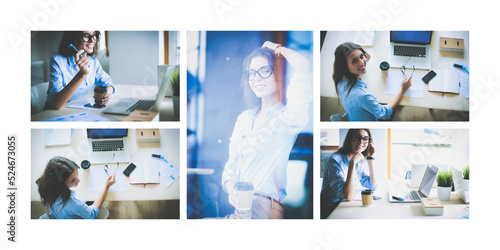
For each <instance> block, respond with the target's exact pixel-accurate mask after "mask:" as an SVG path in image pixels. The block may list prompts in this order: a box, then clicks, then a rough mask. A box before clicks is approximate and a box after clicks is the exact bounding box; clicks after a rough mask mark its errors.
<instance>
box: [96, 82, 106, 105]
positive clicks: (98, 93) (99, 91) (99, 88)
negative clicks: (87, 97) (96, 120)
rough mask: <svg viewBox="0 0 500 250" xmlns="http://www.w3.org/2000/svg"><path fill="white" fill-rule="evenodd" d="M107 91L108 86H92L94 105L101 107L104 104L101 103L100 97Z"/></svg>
mask: <svg viewBox="0 0 500 250" xmlns="http://www.w3.org/2000/svg"><path fill="white" fill-rule="evenodd" d="M107 92H108V88H106V87H104V86H95V88H94V100H95V106H97V107H103V106H104V104H103V103H102V99H103V98H104V96H105V95H106V93H107Z"/></svg>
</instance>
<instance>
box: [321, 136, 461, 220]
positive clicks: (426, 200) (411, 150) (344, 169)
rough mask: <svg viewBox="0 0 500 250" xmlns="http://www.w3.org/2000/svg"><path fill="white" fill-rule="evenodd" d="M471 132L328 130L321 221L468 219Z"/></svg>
mask: <svg viewBox="0 0 500 250" xmlns="http://www.w3.org/2000/svg"><path fill="white" fill-rule="evenodd" d="M468 137H469V131H468V130H467V129H428V128H426V129H349V130H347V129H340V130H338V129H329V130H323V131H322V139H321V145H322V146H321V165H322V167H321V188H320V189H321V218H322V219H327V218H328V219H468V218H469V146H468V145H469V144H468V142H469V139H468Z"/></svg>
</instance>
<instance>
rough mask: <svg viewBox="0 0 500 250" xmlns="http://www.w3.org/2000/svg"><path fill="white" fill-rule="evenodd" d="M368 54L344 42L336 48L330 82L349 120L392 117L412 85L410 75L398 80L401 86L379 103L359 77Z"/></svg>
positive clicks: (364, 70) (368, 56) (375, 119)
mask: <svg viewBox="0 0 500 250" xmlns="http://www.w3.org/2000/svg"><path fill="white" fill-rule="evenodd" d="M369 60H370V55H369V54H368V53H366V51H365V50H364V49H363V48H361V46H359V45H357V44H355V43H351V42H345V43H343V44H341V45H339V46H338V47H337V49H336V50H335V62H334V63H333V81H334V82H335V90H336V91H337V95H338V96H339V98H340V101H341V102H342V105H343V106H344V109H345V111H346V113H347V118H348V119H349V120H350V121H377V120H378V119H382V120H387V119H389V118H391V115H392V112H393V110H394V108H395V107H396V106H397V105H398V103H399V102H400V101H401V99H402V98H403V95H404V94H405V92H406V90H408V88H410V86H411V78H412V76H413V74H412V75H410V76H408V77H406V78H405V79H404V80H403V82H402V83H401V88H400V89H399V92H398V93H397V95H396V97H394V98H393V99H392V100H391V102H389V104H388V105H381V104H379V103H378V102H377V98H375V97H374V96H373V95H372V94H370V92H369V90H368V87H367V86H366V83H365V82H364V81H363V80H362V79H361V75H363V74H365V73H366V72H367V71H366V63H367V62H368V61H369Z"/></svg>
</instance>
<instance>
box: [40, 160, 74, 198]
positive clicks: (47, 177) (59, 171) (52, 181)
mask: <svg viewBox="0 0 500 250" xmlns="http://www.w3.org/2000/svg"><path fill="white" fill-rule="evenodd" d="M78 168H80V167H78V165H76V163H75V162H73V161H72V160H69V159H67V158H64V157H61V156H56V157H54V158H52V159H50V161H49V163H47V166H46V167H45V171H44V172H43V175H42V176H41V177H40V178H38V180H36V184H37V185H38V192H39V193H40V197H41V200H42V203H43V204H44V205H45V206H47V207H50V206H52V205H53V204H54V203H55V202H56V201H57V199H58V198H59V197H61V199H62V202H63V204H64V205H66V203H67V202H68V200H69V198H70V197H71V191H70V190H69V188H68V187H67V186H66V180H67V179H68V178H69V176H70V175H71V174H72V173H73V172H74V171H75V170H76V169H78ZM64 205H63V206H64Z"/></svg>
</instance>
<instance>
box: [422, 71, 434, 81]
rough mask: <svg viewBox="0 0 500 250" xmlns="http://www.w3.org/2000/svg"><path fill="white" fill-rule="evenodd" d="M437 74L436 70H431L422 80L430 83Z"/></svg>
mask: <svg viewBox="0 0 500 250" xmlns="http://www.w3.org/2000/svg"><path fill="white" fill-rule="evenodd" d="M435 76H436V72H434V70H431V71H429V73H427V74H426V75H425V76H424V77H422V81H423V82H425V83H429V81H430V80H432V78H434V77H435Z"/></svg>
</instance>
